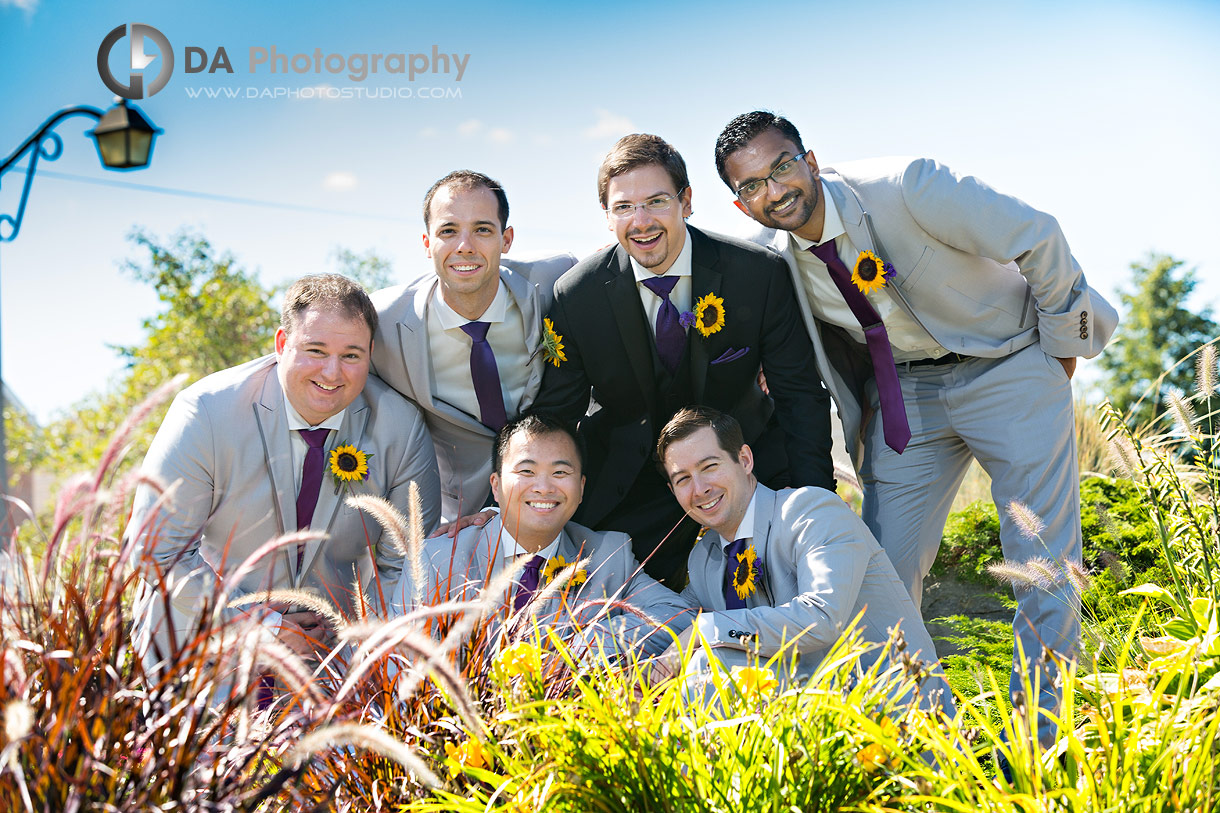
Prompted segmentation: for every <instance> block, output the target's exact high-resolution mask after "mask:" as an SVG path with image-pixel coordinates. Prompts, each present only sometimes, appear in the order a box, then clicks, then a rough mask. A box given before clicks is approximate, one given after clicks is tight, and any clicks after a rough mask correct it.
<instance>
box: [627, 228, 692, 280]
mask: <svg viewBox="0 0 1220 813" xmlns="http://www.w3.org/2000/svg"><path fill="white" fill-rule="evenodd" d="M630 259H631V270H632V271H634V272H635V281H636V282H643V281H644V280H646V279H656V278H657V275H656V274H654V273H652V272H651V271H649V270H648V269H647V268H645V267H644V266H642V265H640V264H639V263H637V262H636V261H635V257H631V258H630ZM661 276H663V277H689V276H690V229H687V230H686V239H685V240H683V241H682V250H681V251H679V252H678V258H677V259H676V260H674V264H673V265H671V266H670V267H669V270H668V271H666V272H665V273H664V274H661Z"/></svg>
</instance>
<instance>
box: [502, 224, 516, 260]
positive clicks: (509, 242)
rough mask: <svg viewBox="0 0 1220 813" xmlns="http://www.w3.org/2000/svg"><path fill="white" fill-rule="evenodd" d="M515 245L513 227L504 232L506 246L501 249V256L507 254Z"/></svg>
mask: <svg viewBox="0 0 1220 813" xmlns="http://www.w3.org/2000/svg"><path fill="white" fill-rule="evenodd" d="M512 245H513V227H512V226H509V227H508V228H507V229H505V230H504V245H503V246H501V247H500V253H501V254H507V253H508V250H509V249H510V248H512Z"/></svg>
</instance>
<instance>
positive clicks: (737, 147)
mask: <svg viewBox="0 0 1220 813" xmlns="http://www.w3.org/2000/svg"><path fill="white" fill-rule="evenodd" d="M716 166H717V170H718V171H719V172H720V176H721V178H722V179H723V180H724V182H725V183H726V184H728V186H729V188H730V189H731V190H733V192H734V193H735V194H736V196H737V200H736V201H735V204H736V206H737V208H739V209H740V210H741V211H742V212H744V213H746V214H747V215H748V216H750V217H751V218H753V219H754V220H755V221H757V222H758V223H759V224H761V225H762V226H764V227H766V228H765V229H764V230H763V232H761V233H760V234H758V235H756V236H755V239H756V240H757V241H758V242H761V243H763V244H764V245H768V246H770V247H771V248H772V249H773V250H775V251H776V252H778V253H779V254H780V255H782V256H783V257H784V258H785V259H786V260H787V262H788V266H789V269H790V271H791V273H792V276H793V279H794V280H795V281H796V286H795V287H796V292H797V297H798V299H799V303H800V308H801V312H802V315H803V316H804V319H805V324H806V326H807V327H808V329H809V333H810V336H811V338H812V339H813V343H814V351H815V354H816V357H817V363H818V369H819V371H820V372H821V373H822V379H823V380H824V381H825V382H826V384H827V386H828V387H829V388H830V392H831V395H832V397H833V398H834V400H835V404H836V406H837V408H838V412H839V417H840V419H841V420H842V422H843V429H844V434H845V437H846V439H847V445H848V451H849V453H850V454H851V456H852V458H853V460H854V462H855V464H856V467H857V470H858V471H859V474H860V479H861V482H862V484H863V487H864V508H863V514H864V520H865V522H867V523H868V526H869V528H871V529H872V531H873V533H874V534H875V535H876V537H877V539H878V540H879V541H880V543H881V546H882V547H883V548H884V549H885V551H886V553H887V554H889V557H890V559H891V560H892V561H893V563H894V567H895V569H896V570H897V572H898V575H899V576H900V577H901V578H902V580H903V582H904V583H905V584H906V586H907V589H908V590H909V591H910V593H911V595H912V597H913V598H914V599H915V603H916V605H918V604H919V603H920V599H921V598H922V586H923V579H924V577H925V576H926V575H927V573H928V570H929V569H930V568H931V566H932V562H933V560H934V559H935V558H936V552H937V548H938V547H939V545H940V539H941V534H942V532H943V529H944V524H945V520H946V518H947V516H948V513H949V509H950V506H951V504H952V501H953V497H954V495H955V494H956V492H957V489H958V487H959V486H960V484H961V481H962V478H963V477H964V475H965V472H966V469H967V467H968V466H969V463H970V460H971V458H974V459H977V460H978V461H979V463H980V464H981V465H982V466H983V468H984V470H986V471H987V473H988V474H989V475H990V476H991V481H992V496H993V497H994V499H995V502H996V504H997V505H998V506H999V507H1000V508H1001V511H1000V518H1001V528H1000V537H1001V541H1002V544H1003V548H1004V555H1005V556H1006V557H1007V558H1009V559H1013V560H1017V561H1027V560H1029V559H1031V558H1034V557H1038V556H1047V557H1050V558H1051V559H1054V560H1055V561H1058V562H1064V563H1066V562H1077V563H1078V562H1079V561H1080V498H1079V482H1078V476H1077V462H1076V436H1075V427H1074V420H1073V408H1072V388H1071V383H1070V378H1071V376H1072V373H1073V371H1074V370H1075V366H1076V357H1078V356H1085V357H1093V356H1096V355H1097V354H1098V353H1100V352H1101V350H1102V348H1103V347H1105V345H1106V342H1107V341H1108V340H1109V338H1110V336H1111V335H1112V333H1113V331H1114V328H1115V327H1116V325H1117V321H1118V317H1117V314H1116V313H1115V311H1114V309H1113V308H1112V307H1111V306H1110V305H1109V303H1107V302H1106V301H1105V300H1104V299H1103V298H1102V297H1101V296H1100V295H1099V294H1098V293H1097V292H1096V291H1094V290H1093V289H1092V288H1090V287H1089V286H1088V284H1087V282H1086V281H1085V278H1084V274H1083V273H1082V271H1081V269H1080V266H1079V265H1078V264H1077V263H1076V260H1075V259H1074V258H1073V257H1072V255H1071V252H1070V251H1069V249H1068V244H1067V240H1066V238H1065V237H1064V235H1063V232H1062V231H1061V230H1060V229H1059V225H1058V224H1057V223H1056V222H1055V219H1054V218H1053V217H1051V216H1050V215H1047V214H1044V213H1043V212H1039V211H1038V210H1036V209H1034V208H1032V207H1031V206H1028V205H1027V204H1025V203H1023V202H1022V201H1020V200H1017V199H1016V198H1013V197H1009V196H1006V195H1002V194H1000V193H999V192H996V191H995V190H993V189H991V188H990V187H988V186H987V185H985V184H984V183H982V182H981V181H979V180H978V179H976V178H972V177H968V176H967V177H963V176H958V175H956V174H954V173H953V172H951V171H950V170H949V169H947V168H946V167H944V166H942V165H940V164H938V163H936V162H934V161H930V160H926V159H919V160H910V159H893V158H887V159H876V160H870V161H859V162H854V163H848V164H843V165H841V166H839V167H838V168H836V169H820V168H819V167H818V164H817V161H816V159H815V158H814V155H813V152H812V151H806V150H805V147H804V146H803V145H802V143H801V138H800V134H799V133H798V132H797V130H796V128H795V127H793V126H792V124H791V123H790V122H788V121H787V120H786V119H783V118H780V117H778V116H775V115H774V114H772V113H767V112H753V113H747V114H744V115H742V116H738V117H737V118H736V119H734V120H733V121H731V122H730V123H729V124H728V126H726V127H725V129H724V131H723V132H722V133H721V134H720V137H719V138H718V139H717V143H716ZM853 268H854V270H852V269H853ZM1013 502H1020V503H1022V504H1024V505H1025V506H1027V507H1028V508H1029V509H1030V510H1031V511H1032V512H1033V513H1035V514H1037V516H1038V517H1040V518H1041V520H1042V521H1043V522H1044V523H1045V529H1044V530H1043V531H1042V532H1041V534H1040V535H1038V536H1037V537H1036V538H1031V535H1029V534H1028V533H1023V532H1022V529H1021V528H1020V527H1018V525H1017V524H1016V522H1015V521H1014V520H1013V519H1012V517H1011V516H1009V514H1008V512H1007V511H1005V510H1004V509H1006V508H1007V507H1008V506H1009V505H1010V504H1011V503H1013ZM1017 601H1018V606H1017V613H1016V618H1015V620H1014V627H1015V632H1016V636H1017V639H1018V641H1019V642H1020V644H1021V647H1022V649H1023V650H1024V653H1025V655H1026V657H1027V658H1028V659H1029V661H1030V662H1031V664H1036V663H1037V662H1040V661H1042V655H1043V652H1044V651H1048V652H1053V653H1058V654H1061V655H1067V656H1070V655H1071V654H1072V653H1073V651H1074V648H1075V646H1076V642H1077V638H1078V637H1079V627H1080V597H1079V596H1078V595H1076V593H1075V591H1074V589H1073V588H1072V586H1071V585H1070V584H1066V583H1065V584H1062V585H1058V586H1055V587H1052V588H1051V589H1049V590H1025V591H1019V592H1018V595H1017ZM1018 665H1019V663H1018V659H1017V656H1016V655H1015V654H1014V672H1013V680H1012V687H1013V691H1016V690H1017V689H1018V688H1019V687H1020V685H1021V679H1020V676H1019V674H1018V672H1017V666H1018ZM1029 674H1030V676H1031V678H1038V679H1039V681H1040V685H1041V690H1042V692H1041V693H1042V699H1043V701H1044V702H1043V708H1048V707H1052V706H1053V705H1054V704H1055V697H1054V691H1053V688H1052V687H1051V685H1050V684H1051V680H1050V673H1048V672H1041V673H1039V671H1038V670H1037V667H1036V666H1031V670H1030V673H1029ZM1043 729H1044V731H1045V730H1048V729H1049V723H1047V722H1046V721H1044V723H1043Z"/></svg>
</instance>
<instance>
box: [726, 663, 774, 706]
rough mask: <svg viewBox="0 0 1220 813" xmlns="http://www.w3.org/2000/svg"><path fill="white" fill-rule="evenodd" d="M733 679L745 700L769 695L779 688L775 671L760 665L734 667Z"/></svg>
mask: <svg viewBox="0 0 1220 813" xmlns="http://www.w3.org/2000/svg"><path fill="white" fill-rule="evenodd" d="M733 681H734V682H735V683H736V684H737V688H738V689H739V690H740V691H741V693H742V695H743V696H744V697H745V698H746V700H752V699H754V698H756V697H769V696H770V695H771V694H772V692H774V691H775V690H776V689H778V688H779V681H778V680H776V679H775V673H774V672H772V671H771V670H770V669H765V668H763V667H761V666H736V667H734V668H733Z"/></svg>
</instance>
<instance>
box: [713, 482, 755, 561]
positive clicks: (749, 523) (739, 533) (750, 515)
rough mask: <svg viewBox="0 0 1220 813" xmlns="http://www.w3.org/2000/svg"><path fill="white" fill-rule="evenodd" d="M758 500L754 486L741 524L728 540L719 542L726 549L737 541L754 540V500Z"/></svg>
mask: <svg viewBox="0 0 1220 813" xmlns="http://www.w3.org/2000/svg"><path fill="white" fill-rule="evenodd" d="M757 498H758V486H757V485H755V486H754V493H753V494H751V495H750V504H749V505H747V506H746V513H745V515H744V516H742V518H741V523H740V524H739V525H738V526H737V530H736V531H734V532H733V535H732V536H731V537H729V538H728V539H724V540H721V541H723V542H724V546H725V547H726V548H727V547H728V546H729V545H731V544H733V543H734V542H735V541H737V540H738V539H749V540H753V539H754V500H755V499H757Z"/></svg>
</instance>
